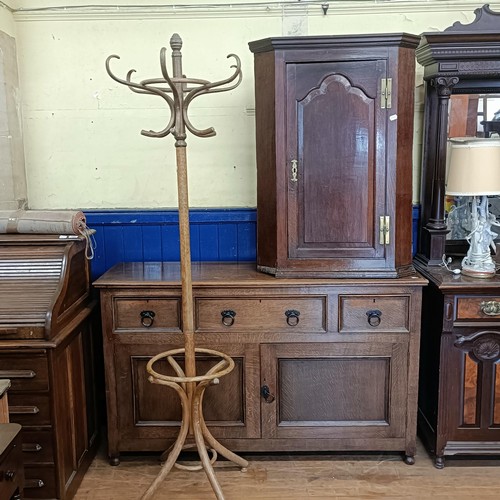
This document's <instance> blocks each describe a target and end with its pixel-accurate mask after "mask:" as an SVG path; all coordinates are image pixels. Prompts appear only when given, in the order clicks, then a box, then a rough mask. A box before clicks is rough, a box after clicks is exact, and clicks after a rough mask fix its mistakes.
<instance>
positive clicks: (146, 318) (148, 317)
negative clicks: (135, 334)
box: [141, 311, 156, 328]
mask: <svg viewBox="0 0 500 500" xmlns="http://www.w3.org/2000/svg"><path fill="white" fill-rule="evenodd" d="M155 316H156V314H155V312H154V311H141V325H142V326H144V327H146V328H151V327H152V326H153V322H154V320H155Z"/></svg>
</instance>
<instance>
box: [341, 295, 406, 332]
mask: <svg viewBox="0 0 500 500" xmlns="http://www.w3.org/2000/svg"><path fill="white" fill-rule="evenodd" d="M409 304H410V297H409V296H406V295H394V296H378V295H373V296H371V295H340V296H339V331H340V332H341V333H351V332H352V333H366V332H370V333H371V332H378V331H380V332H384V333H392V332H402V333H408V332H409V331H410V328H409V322H410V320H409Z"/></svg>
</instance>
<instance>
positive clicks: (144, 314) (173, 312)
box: [113, 296, 181, 333]
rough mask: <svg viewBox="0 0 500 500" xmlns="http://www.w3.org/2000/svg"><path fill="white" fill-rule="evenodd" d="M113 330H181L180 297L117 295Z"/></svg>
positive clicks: (114, 303) (114, 302)
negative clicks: (131, 296)
mask: <svg viewBox="0 0 500 500" xmlns="http://www.w3.org/2000/svg"><path fill="white" fill-rule="evenodd" d="M113 305H114V307H113V331H114V332H118V333H120V332H127V331H138V330H139V331H161V332H180V331H181V320H180V317H181V315H180V311H181V299H180V297H169V298H163V297H149V298H144V297H138V298H130V297H120V296H118V297H115V298H114V301H113Z"/></svg>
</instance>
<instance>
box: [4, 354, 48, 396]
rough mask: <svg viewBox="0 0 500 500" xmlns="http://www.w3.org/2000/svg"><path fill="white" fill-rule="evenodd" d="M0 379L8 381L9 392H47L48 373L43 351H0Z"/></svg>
mask: <svg viewBox="0 0 500 500" xmlns="http://www.w3.org/2000/svg"><path fill="white" fill-rule="evenodd" d="M0 378H8V379H10V382H11V391H46V390H48V388H49V371H48V364H47V357H46V353H45V351H44V350H40V351H36V350H35V351H30V352H29V353H26V352H11V351H9V352H2V351H0ZM9 398H10V396H9Z"/></svg>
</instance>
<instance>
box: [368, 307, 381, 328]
mask: <svg viewBox="0 0 500 500" xmlns="http://www.w3.org/2000/svg"><path fill="white" fill-rule="evenodd" d="M366 315H367V316H368V324H369V325H370V326H373V327H376V326H378V325H380V321H381V318H380V317H381V316H382V311H379V310H378V309H372V310H371V311H367V312H366Z"/></svg>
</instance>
